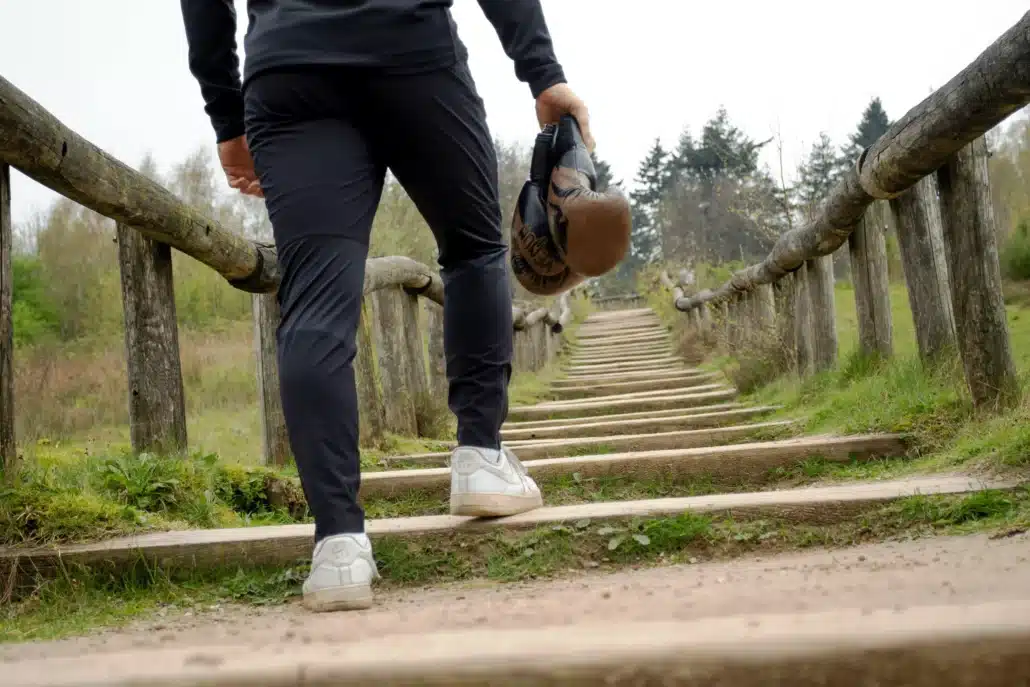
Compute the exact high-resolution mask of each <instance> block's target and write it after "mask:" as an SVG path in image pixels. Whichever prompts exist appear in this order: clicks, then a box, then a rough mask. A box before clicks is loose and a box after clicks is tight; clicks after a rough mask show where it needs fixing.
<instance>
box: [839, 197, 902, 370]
mask: <svg viewBox="0 0 1030 687" xmlns="http://www.w3.org/2000/svg"><path fill="white" fill-rule="evenodd" d="M885 230H886V223H885V221H884V218H883V215H882V206H881V205H874V206H872V207H870V208H869V210H868V211H867V212H866V214H865V215H864V216H863V218H862V219H861V221H860V222H859V224H858V226H857V227H856V229H855V231H854V232H852V233H851V235H850V236H849V237H848V249H849V255H850V257H851V278H852V280H853V281H854V284H855V309H856V312H857V316H858V345H859V349H860V350H861V351H862V353H864V354H865V355H873V356H880V357H883V358H889V357H890V356H892V355H893V354H894V322H893V318H892V315H891V300H890V297H891V294H890V279H889V275H888V272H887V241H886V238H885V236H884V232H885Z"/></svg>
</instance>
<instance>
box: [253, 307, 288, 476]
mask: <svg viewBox="0 0 1030 687" xmlns="http://www.w3.org/2000/svg"><path fill="white" fill-rule="evenodd" d="M252 299H253V300H252V308H253V313H254V357H255V360H256V361H257V386H258V407H259V408H260V411H261V459H262V464H263V465H287V464H288V463H289V462H290V457H291V455H292V453H291V451H290V437H289V434H288V433H287V431H286V417H285V416H284V415H283V403H282V397H281V395H280V387H279V356H278V346H277V345H276V330H277V329H278V327H279V318H280V314H279V301H278V297H277V295H276V294H275V293H256V294H254V295H253V296H252Z"/></svg>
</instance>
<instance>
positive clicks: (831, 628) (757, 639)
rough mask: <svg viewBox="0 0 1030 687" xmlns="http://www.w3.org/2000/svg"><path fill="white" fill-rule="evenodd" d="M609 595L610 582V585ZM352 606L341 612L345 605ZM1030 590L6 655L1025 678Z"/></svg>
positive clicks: (263, 674) (568, 672)
mask: <svg viewBox="0 0 1030 687" xmlns="http://www.w3.org/2000/svg"><path fill="white" fill-rule="evenodd" d="M616 598H618V596H617V597H616ZM609 603H615V601H612V602H609ZM347 618H348V619H349V618H350V616H347ZM1028 666H1030V600H1028V599H1025V598H1018V599H992V600H991V601H985V602H981V603H976V604H968V603H965V604H951V605H949V603H948V601H946V600H942V601H941V602H940V603H939V604H938V605H935V606H909V607H906V608H896V607H892V608H831V609H830V610H819V611H799V612H797V613H776V614H774V613H766V614H757V613H752V614H747V615H734V616H718V615H716V616H709V617H698V618H690V619H684V620H675V621H663V622H657V621H651V622H643V621H636V622H628V623H620V624H618V626H617V631H613V627H612V624H611V622H603V623H602V622H598V621H596V620H589V621H581V622H578V623H572V624H569V623H567V622H562V623H558V624H555V625H552V626H545V627H531V628H515V629H512V628H503V629H487V628H483V627H479V628H475V629H459V630H449V631H446V632H444V631H438V632H434V633H431V634H410V633H397V634H392V635H387V636H369V637H366V638H363V639H361V640H359V641H354V642H348V643H342V644H341V643H340V642H329V641H325V640H317V639H316V640H315V641H313V642H310V643H305V644H297V643H295V642H290V643H285V642H284V643H283V644H281V645H279V646H276V645H275V644H272V645H260V646H259V645H254V644H248V643H244V642H237V643H235V644H226V645H221V646H217V647H185V648H179V647H176V648H163V649H156V648H135V649H127V650H122V651H117V652H110V651H108V652H105V651H98V652H86V653H84V654H82V655H80V656H75V657H67V658H64V657H62V658H46V659H31V660H25V661H18V662H14V663H13V664H10V665H7V666H5V677H6V678H7V680H8V681H7V682H6V683H5V684H6V685H7V687H83V686H84V685H95V686H98V687H99V686H100V685H103V686H104V687H138V686H139V685H161V686H162V687H194V686H195V685H205V686H207V687H229V686H232V687H237V686H238V685H253V686H256V687H273V686H274V687H365V685H376V687H411V685H423V686H425V687H442V686H444V685H459V684H460V685H463V686H465V687H473V686H475V687H486V686H487V685H489V686H490V687H522V686H525V685H547V686H548V687H583V686H584V685H606V686H609V687H639V686H641V685H669V686H670V687H672V686H679V685H683V686H687V685H698V686H700V685H712V686H715V685H723V686H732V687H768V686H769V685H773V684H776V685H798V686H799V687H815V686H816V685H841V686H843V685H856V686H857V685H876V686H877V687H923V686H929V685H933V687H971V686H974V685H975V687H1015V686H1016V685H1024V684H1028V683H1030V668H1028Z"/></svg>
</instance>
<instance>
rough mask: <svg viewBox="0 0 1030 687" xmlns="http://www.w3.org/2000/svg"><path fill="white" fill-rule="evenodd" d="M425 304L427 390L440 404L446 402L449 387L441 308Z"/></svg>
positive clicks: (432, 304)
mask: <svg viewBox="0 0 1030 687" xmlns="http://www.w3.org/2000/svg"><path fill="white" fill-rule="evenodd" d="M423 302H424V304H425V309H426V315H427V318H426V319H427V322H428V326H427V329H428V333H427V336H428V338H429V341H428V347H427V348H428V350H427V354H428V355H427V361H426V370H427V373H428V377H429V390H430V393H432V394H433V396H434V397H435V398H438V399H440V400H441V402H443V403H446V402H447V394H448V390H449V388H450V385H449V383H448V381H447V358H446V356H445V355H444V350H443V308H442V307H441V306H440V305H438V304H436V303H434V302H433V301H430V300H425V301H423Z"/></svg>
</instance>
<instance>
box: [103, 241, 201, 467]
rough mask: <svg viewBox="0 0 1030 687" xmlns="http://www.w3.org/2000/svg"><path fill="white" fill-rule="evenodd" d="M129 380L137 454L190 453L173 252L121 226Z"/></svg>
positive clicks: (131, 431) (123, 305) (130, 406)
mask: <svg viewBox="0 0 1030 687" xmlns="http://www.w3.org/2000/svg"><path fill="white" fill-rule="evenodd" d="M117 232H118V264H119V270H120V272H121V286H122V309H123V313H124V320H125V349H126V355H127V360H128V381H129V389H128V396H129V399H128V400H129V434H130V437H131V440H132V449H133V451H135V452H136V453H143V452H154V453H176V452H181V451H184V450H186V446H187V441H186V393H185V390H184V388H183V382H182V365H181V362H180V358H179V327H178V324H177V322H176V316H175V292H174V286H173V280H172V250H171V247H170V246H168V245H167V244H164V243H160V242H158V241H155V240H153V239H150V238H147V237H146V236H144V235H143V234H141V233H140V232H138V231H135V230H133V229H132V228H131V227H127V226H125V225H123V224H119V225H118V227H117Z"/></svg>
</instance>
